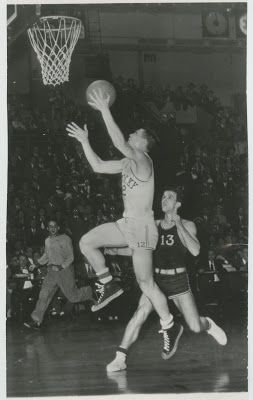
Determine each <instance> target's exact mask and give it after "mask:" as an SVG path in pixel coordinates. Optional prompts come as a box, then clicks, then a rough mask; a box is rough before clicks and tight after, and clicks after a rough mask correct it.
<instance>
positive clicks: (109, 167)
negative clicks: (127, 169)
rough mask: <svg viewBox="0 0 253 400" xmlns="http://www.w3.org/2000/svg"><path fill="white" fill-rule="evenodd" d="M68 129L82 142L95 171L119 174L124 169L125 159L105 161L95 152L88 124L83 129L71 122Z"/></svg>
mask: <svg viewBox="0 0 253 400" xmlns="http://www.w3.org/2000/svg"><path fill="white" fill-rule="evenodd" d="M66 131H67V132H68V135H69V136H70V137H73V138H74V139H76V140H78V141H79V142H80V143H81V145H82V147H83V151H84V154H85V156H86V158H87V160H88V163H89V164H90V166H91V168H92V169H93V171H94V172H97V173H101V174H118V173H120V172H121V171H122V169H123V167H124V162H125V159H122V160H117V161H114V160H112V161H103V160H102V159H101V158H100V157H99V156H98V155H97V154H96V153H95V152H94V150H93V149H92V147H91V145H90V142H89V138H88V134H89V132H88V129H87V125H84V129H82V128H80V126H78V125H77V124H75V123H74V122H71V124H68V125H67V128H66Z"/></svg>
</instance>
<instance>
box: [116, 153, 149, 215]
mask: <svg viewBox="0 0 253 400" xmlns="http://www.w3.org/2000/svg"><path fill="white" fill-rule="evenodd" d="M145 154H146V153H145ZM146 156H147V157H149V156H148V154H146ZM149 158H150V157H149ZM150 161H151V163H152V160H151V158H150ZM133 163H134V161H133V160H131V159H128V160H126V164H125V167H124V169H123V170H122V197H123V202H124V214H123V216H124V217H135V218H146V217H148V218H150V217H153V210H152V207H153V198H154V169H153V163H152V165H151V172H150V176H149V177H148V178H147V180H145V181H143V180H140V179H139V178H138V177H137V176H136V175H135V174H134V172H133V169H132V164H133Z"/></svg>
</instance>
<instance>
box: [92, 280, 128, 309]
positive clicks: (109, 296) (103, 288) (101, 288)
mask: <svg viewBox="0 0 253 400" xmlns="http://www.w3.org/2000/svg"><path fill="white" fill-rule="evenodd" d="M96 286H97V289H96V292H97V293H99V298H98V300H97V302H95V304H94V305H93V306H92V307H91V311H93V312H95V311H98V310H100V309H101V308H103V307H105V306H107V304H109V303H110V302H111V301H112V300H114V299H116V298H117V297H119V296H120V295H121V294H122V293H123V289H122V288H121V287H120V286H119V285H118V284H117V283H116V282H114V281H113V280H111V281H110V282H108V283H105V284H104V285H101V284H99V283H96Z"/></svg>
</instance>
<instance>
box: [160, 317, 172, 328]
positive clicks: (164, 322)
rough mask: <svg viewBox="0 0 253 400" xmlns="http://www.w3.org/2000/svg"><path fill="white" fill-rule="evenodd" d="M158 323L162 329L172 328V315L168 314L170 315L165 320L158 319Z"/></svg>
mask: <svg viewBox="0 0 253 400" xmlns="http://www.w3.org/2000/svg"><path fill="white" fill-rule="evenodd" d="M160 324H161V327H162V329H169V328H172V326H173V325H174V320H173V315H172V314H170V317H169V318H168V319H166V320H162V319H160Z"/></svg>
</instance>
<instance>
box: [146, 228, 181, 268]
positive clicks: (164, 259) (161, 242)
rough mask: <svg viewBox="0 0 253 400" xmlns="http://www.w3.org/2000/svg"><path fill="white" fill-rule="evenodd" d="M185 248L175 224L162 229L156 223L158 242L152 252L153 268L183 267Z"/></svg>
mask: <svg viewBox="0 0 253 400" xmlns="http://www.w3.org/2000/svg"><path fill="white" fill-rule="evenodd" d="M186 252H187V249H186V247H185V246H184V245H183V244H182V242H181V240H180V238H179V236H178V233H177V228H176V226H173V227H172V228H170V229H163V228H162V227H161V223H159V225H158V242H157V247H156V250H155V251H154V254H153V260H154V261H153V262H154V268H160V269H174V268H182V267H185V255H186Z"/></svg>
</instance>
